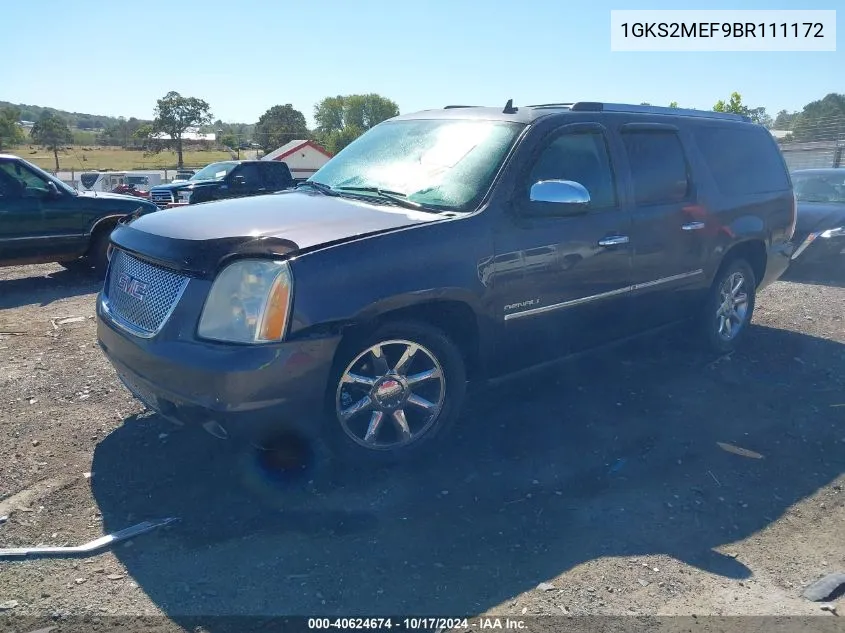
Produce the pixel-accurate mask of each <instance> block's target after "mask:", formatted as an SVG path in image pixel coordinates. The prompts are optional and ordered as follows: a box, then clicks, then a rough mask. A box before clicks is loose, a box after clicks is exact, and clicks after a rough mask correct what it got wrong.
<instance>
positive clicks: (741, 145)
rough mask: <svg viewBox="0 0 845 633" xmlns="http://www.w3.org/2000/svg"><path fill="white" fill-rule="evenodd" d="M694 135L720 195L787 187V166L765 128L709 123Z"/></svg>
mask: <svg viewBox="0 0 845 633" xmlns="http://www.w3.org/2000/svg"><path fill="white" fill-rule="evenodd" d="M694 135H695V142H696V145H698V148H699V149H700V150H701V153H702V155H703V156H704V160H705V162H706V163H707V167H708V168H709V169H710V173H711V174H713V179H714V180H715V181H716V186H717V187H718V188H719V191H721V192H722V193H723V194H725V195H729V196H736V195H745V194H753V193H767V192H771V191H784V190H787V189H789V179H788V176H787V173H786V167H785V166H784V163H783V160H782V159H781V156H780V152H779V151H778V148H777V145H776V144H775V141H774V140H773V139H772V138H771V135H770V134H769V132H768V131H767V130H765V129H762V128H760V129H756V128H740V127H710V126H708V127H702V128H699V129H697V130H696V131H695V133H694Z"/></svg>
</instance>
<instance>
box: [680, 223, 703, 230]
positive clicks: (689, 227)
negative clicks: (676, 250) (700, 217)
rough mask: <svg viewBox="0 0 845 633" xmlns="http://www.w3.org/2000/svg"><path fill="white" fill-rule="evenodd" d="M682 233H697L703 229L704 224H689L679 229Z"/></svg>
mask: <svg viewBox="0 0 845 633" xmlns="http://www.w3.org/2000/svg"><path fill="white" fill-rule="evenodd" d="M681 228H682V229H683V230H684V231H697V230H699V229H703V228H704V222H690V223H689V224H684V225H683V226H682V227H681Z"/></svg>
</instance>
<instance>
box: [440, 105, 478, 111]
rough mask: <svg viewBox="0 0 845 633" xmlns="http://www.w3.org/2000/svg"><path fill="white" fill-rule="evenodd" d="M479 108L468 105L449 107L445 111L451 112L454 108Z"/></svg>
mask: <svg viewBox="0 0 845 633" xmlns="http://www.w3.org/2000/svg"><path fill="white" fill-rule="evenodd" d="M477 107H478V106H468V105H447V106H445V107H444V108H443V109H444V110H451V109H452V108H477Z"/></svg>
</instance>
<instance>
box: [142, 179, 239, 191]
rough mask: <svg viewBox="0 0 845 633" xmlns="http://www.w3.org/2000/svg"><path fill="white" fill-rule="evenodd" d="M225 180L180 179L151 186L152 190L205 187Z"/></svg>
mask: <svg viewBox="0 0 845 633" xmlns="http://www.w3.org/2000/svg"><path fill="white" fill-rule="evenodd" d="M221 182H223V181H222V180H179V181H177V182H169V183H167V184H165V185H156V186H155V187H151V188H150V191H177V190H179V189H188V188H189V187H194V186H196V187H204V186H206V185H215V184H218V183H221Z"/></svg>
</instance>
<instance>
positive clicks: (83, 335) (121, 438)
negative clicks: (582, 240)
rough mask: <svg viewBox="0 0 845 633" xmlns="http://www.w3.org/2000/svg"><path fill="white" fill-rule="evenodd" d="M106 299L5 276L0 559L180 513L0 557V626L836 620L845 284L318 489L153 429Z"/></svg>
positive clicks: (480, 409)
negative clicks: (115, 354)
mask: <svg viewBox="0 0 845 633" xmlns="http://www.w3.org/2000/svg"><path fill="white" fill-rule="evenodd" d="M96 290H97V284H96V283H95V282H92V281H90V280H86V279H84V278H82V277H78V276H75V275H73V274H70V273H68V272H66V271H64V270H62V269H60V268H59V267H58V266H49V265H48V266H28V267H18V268H6V269H0V429H2V433H3V441H2V442H0V517H2V516H3V515H8V519H7V520H6V521H5V522H4V523H2V524H0V546H5V547H8V546H23V545H35V544H56V545H61V544H65V543H67V544H80V543H83V542H85V541H88V540H90V539H93V538H96V537H98V536H101V535H102V534H104V533H107V532H111V531H115V530H119V529H122V528H125V527H127V526H129V525H131V524H133V523H137V522H140V521H142V520H145V519H154V518H160V517H166V516H175V517H179V519H180V520H179V521H178V522H176V523H174V524H172V525H171V526H168V527H167V528H163V529H160V530H158V531H155V532H152V533H149V534H146V535H143V536H140V537H138V538H136V539H135V540H134V541H131V542H130V543H128V544H123V545H119V546H116V547H115V548H113V549H112V550H110V551H109V550H107V551H105V552H104V553H101V554H99V555H96V556H90V557H85V558H77V559H42V560H24V561H0V609H3V608H4V607H5V615H6V616H9V615H10V614H13V615H14V617H19V616H39V617H43V618H47V619H49V618H51V617H52V618H55V617H58V616H60V615H84V614H87V615H95V616H105V615H108V614H121V615H125V614H136V615H145V614H147V615H156V614H166V615H167V616H168V617H169V618H170V621H171V622H172V623H174V625H180V626H181V625H184V626H186V627H187V626H188V623H189V622H191V620H190V616H206V615H229V614H235V615H237V614H261V615H273V614H286V615H287V614H291V615H295V614H302V615H312V616H313V615H341V616H352V615H370V616H378V615H384V614H417V615H428V616H431V615H444V616H449V615H451V616H456V615H462V616H464V615H468V614H481V613H491V614H510V615H513V616H520V615H529V614H558V615H560V614H564V613H570V614H573V615H584V614H607V615H633V614H637V615H691V614H697V615H704V614H712V615H738V614H744V615H788V614H794V615H819V616H821V617H820V618H819V621H820V622H823V621H825V622H826V621H827V620H822V618H835V615H834V613H833V612H831V611H830V610H823V609H822V607H823V606H825V607H827V608H828V609H829V608H830V605H836V604H837V600H840V602H839V613H840V615H845V600H841V598H839V596H841V592H840V594H838V595H834V598H833V600H832V601H831V602H829V603H818V602H810V601H809V600H807V599H805V598H803V597H802V595H801V594H802V591H803V588H804V587H805V586H806V585H808V584H809V583H811V582H813V581H815V580H817V579H818V578H820V577H822V576H824V575H826V574H829V573H831V572H834V571H845V493H843V491H842V486H843V483H845V345H843V343H845V321H843V316H845V272H843V271H842V270H841V269H839V270H834V271H833V272H831V271H830V270H828V271H824V272H818V271H817V272H813V273H808V274H805V275H803V276H802V277H801V278H797V277H796V278H795V279H794V280H791V281H782V282H778V283H777V284H775V285H774V286H772V287H771V288H769V289H767V290H766V291H765V292H764V293H763V294H761V296H760V297H759V299H758V305H757V312H756V315H755V319H754V326H753V331H752V332H750V337H749V340H748V342H747V345H746V346H745V347H744V349H743V350H742V351H741V352H738V353H736V354H734V355H732V356H730V357H727V358H723V359H716V360H714V359H713V358H712V357H705V356H702V355H700V354H698V353H696V352H694V351H691V350H689V349H687V346H685V345H684V343H683V334H682V333H681V334H680V335H678V334H671V335H664V336H663V337H660V338H657V339H650V340H647V341H646V340H644V341H641V342H639V343H636V344H633V345H629V346H627V347H625V348H624V349H620V350H617V351H614V352H613V353H608V354H603V355H601V356H597V357H592V358H589V359H582V360H578V361H574V362H571V363H567V364H566V365H564V366H562V367H561V368H560V369H559V370H555V371H554V372H553V373H551V374H550V373H545V374H540V375H539V376H534V377H529V378H525V379H520V380H519V381H516V382H511V383H509V384H506V385H504V386H501V387H498V388H497V389H495V390H493V391H488V392H483V393H480V394H478V395H476V396H475V397H474V398H473V400H472V401H471V402H470V407H469V410H468V412H467V415H466V416H465V419H464V420H463V421H462V423H461V424H460V425H459V427H458V428H457V429H456V430H457V431H458V434H457V436H456V437H455V439H454V442H453V444H452V445H451V447H450V448H449V450H448V454H447V455H446V456H445V457H444V458H443V459H442V460H440V461H439V462H438V463H436V464H428V465H426V466H420V467H416V468H414V469H410V468H404V469H392V470H386V471H383V472H379V473H375V474H367V475H363V474H362V473H354V472H339V471H333V472H324V471H323V470H320V469H318V468H316V467H314V469H313V470H312V471H310V472H309V474H310V475H311V478H312V479H313V480H314V481H315V482H316V483H315V484H314V485H310V486H309V485H306V484H307V482H305V481H299V480H290V481H286V480H282V479H279V478H272V477H270V476H269V475H268V473H267V472H266V471H265V470H263V469H262V468H261V466H260V464H259V463H258V462H257V460H256V458H255V456H254V455H253V454H251V453H248V452H240V451H235V450H233V449H232V447H231V445H229V444H228V443H226V442H223V441H221V440H218V439H216V438H214V437H211V436H210V435H208V434H206V433H204V432H203V431H194V430H191V429H181V428H178V427H175V426H173V425H171V424H170V423H168V422H166V421H163V420H161V419H159V418H157V417H156V416H151V415H145V414H143V413H142V412H143V407H142V406H141V405H139V404H138V403H137V402H136V401H135V400H134V399H133V398H132V397H131V396H129V394H128V393H127V392H126V391H125V390H124V389H123V388H122V386H121V385H120V384H119V383H118V381H117V379H116V376H115V373H114V372H113V370H112V369H111V366H110V365H109V364H108V363H107V362H106V360H105V359H104V357H103V356H102V354H101V353H100V351H99V349H98V348H97V346H96V339H95V322H94V320H93V314H94V293H95V292H96ZM70 317H84V318H83V319H81V320H73V319H71V320H70V321H64V322H63V321H62V320H63V319H68V318H70ZM731 447H739V448H740V449H745V451H746V452H743V451H733V452H732V449H731ZM747 451H751V452H752V453H748V452H747ZM738 453H741V454H738ZM0 520H2V519H0ZM540 583H548V586H547V585H545V584H544V585H542V586H541V587H540V588H538V585H540ZM3 615H4V614H3V613H0V617H2V616H3ZM837 621H838V622H839V623H841V622H843V620H842V619H841V618H839V620H837ZM32 628H33V629H34V628H37V627H35V626H33V627H32ZM204 630H209V631H213V630H214V625H213V623H212V624H207V625H206V628H205V629H204Z"/></svg>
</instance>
